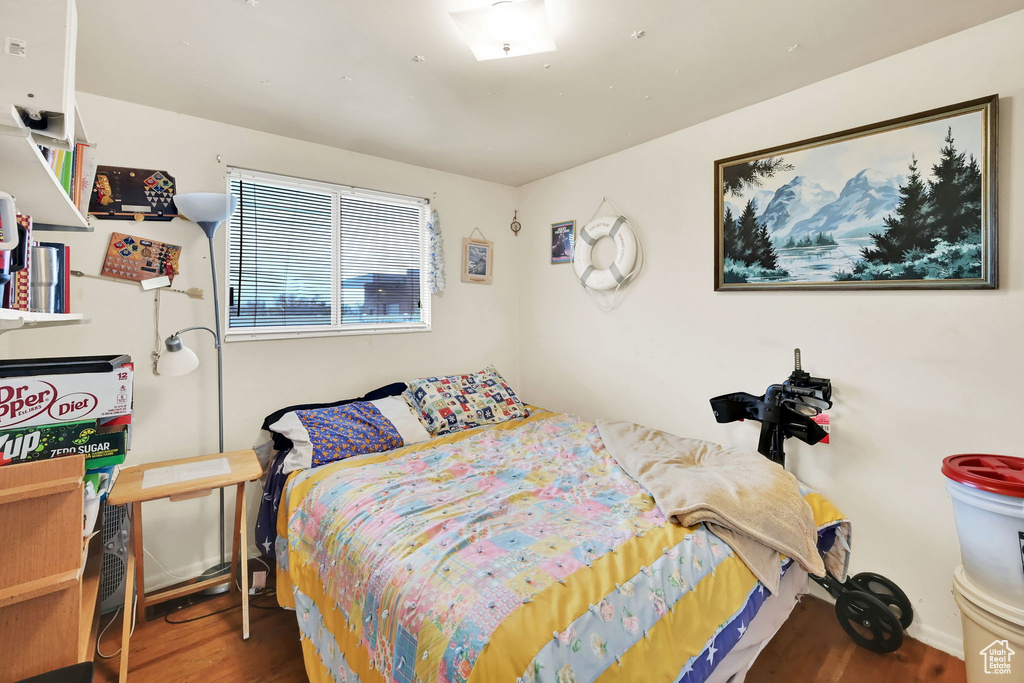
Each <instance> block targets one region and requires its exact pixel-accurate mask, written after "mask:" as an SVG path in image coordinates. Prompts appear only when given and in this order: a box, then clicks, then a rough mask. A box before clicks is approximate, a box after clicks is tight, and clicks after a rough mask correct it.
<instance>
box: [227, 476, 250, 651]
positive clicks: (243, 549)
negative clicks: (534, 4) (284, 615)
mask: <svg viewBox="0 0 1024 683" xmlns="http://www.w3.org/2000/svg"><path fill="white" fill-rule="evenodd" d="M245 526H246V524H245V482H242V483H241V484H239V485H238V495H237V496H236V498H235V557H236V558H238V559H239V560H240V561H241V564H242V640H248V639H249V558H248V555H249V543H248V541H247V539H246V533H245ZM231 585H232V586H233V585H235V582H234V581H232V582H231Z"/></svg>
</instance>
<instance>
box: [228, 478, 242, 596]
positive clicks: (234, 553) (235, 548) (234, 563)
mask: <svg viewBox="0 0 1024 683" xmlns="http://www.w3.org/2000/svg"><path fill="white" fill-rule="evenodd" d="M240 512H241V514H242V515H244V514H245V510H244V509H243V508H241V507H240V506H239V501H238V495H237V493H236V495H235V526H234V527H233V528H234V533H233V534H232V539H231V592H232V593H235V592H237V591H238V586H237V585H236V584H235V577H236V576H238V559H239V545H238V544H239V543H240V542H241V540H242V539H241V538H240V537H239V536H238V520H239V517H238V515H239V513H240Z"/></svg>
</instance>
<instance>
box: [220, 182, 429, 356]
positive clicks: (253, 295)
mask: <svg viewBox="0 0 1024 683" xmlns="http://www.w3.org/2000/svg"><path fill="white" fill-rule="evenodd" d="M228 186H229V191H230V192H231V193H232V194H234V195H235V196H236V197H238V210H237V211H236V212H235V214H234V216H232V217H231V221H230V222H229V223H228V230H229V234H228V325H227V335H226V337H227V338H228V339H260V338H286V337H298V336H323V335H330V334H379V333H386V332H415V331H427V330H429V329H430V287H429V283H428V282H427V278H428V275H427V273H428V268H427V267H426V262H427V248H426V245H427V227H426V218H427V210H426V209H427V202H426V200H424V199H419V198H417V197H405V196H402V195H393V194H386V193H383V192H372V191H370V190H361V189H357V188H353V187H346V186H343V185H332V184H329V183H319V182H315V181H309V180H300V179H298V178H288V177H284V176H275V175H270V174H266V173H257V172H255V171H244V170H241V169H236V168H231V169H229V171H228Z"/></svg>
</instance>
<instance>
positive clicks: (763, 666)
mask: <svg viewBox="0 0 1024 683" xmlns="http://www.w3.org/2000/svg"><path fill="white" fill-rule="evenodd" d="M237 600H238V598H232V597H231V596H223V597H219V598H216V599H214V600H211V601H209V602H206V603H203V604H200V605H195V606H193V607H189V608H187V609H185V610H182V611H180V612H178V613H176V614H174V615H173V616H172V618H173V619H175V620H182V619H187V618H189V617H193V616H199V615H202V614H208V613H210V612H213V611H215V610H218V609H222V608H225V607H229V606H231V605H232V604H233V602H234V601H237ZM257 602H258V603H260V604H265V603H270V600H269V599H266V600H258V601H257ZM103 619H104V621H103V623H104V624H106V620H107V619H108V617H104V618H103ZM241 619H242V617H241V611H240V610H238V609H232V610H230V611H228V612H225V613H223V614H218V615H216V616H212V617H209V618H207V619H202V620H199V621H194V622H191V623H188V624H175V625H171V624H168V623H166V622H164V620H163V619H160V620H154V621H151V622H148V623H146V624H145V625H141V626H139V627H138V628H137V629H136V631H135V635H134V636H132V644H131V654H130V663H131V667H130V669H129V681H130V682H131V683H168V682H170V681H173V682H174V683H192V682H195V683H244V682H248V681H258V682H259V683H286V682H287V683H292V682H294V683H302V682H304V681H306V674H305V669H304V668H303V665H302V653H301V648H300V647H299V632H298V627H297V626H296V624H295V615H294V614H293V613H292V612H286V611H284V610H280V609H254V610H252V637H251V638H250V639H249V640H248V641H243V640H242V635H241V633H242V630H241ZM120 632H121V630H120V626H119V624H114V625H113V626H112V627H111V628H110V629H108V632H107V633H106V634H105V636H104V638H103V641H102V643H101V649H102V650H103V652H105V653H108V654H109V653H113V652H114V651H115V650H117V648H118V638H119V634H120ZM117 665H118V660H117V658H114V659H109V660H102V659H99V658H97V665H96V683H113V682H114V681H116V680H117ZM747 681H748V683H863V682H864V681H870V682H871V683H918V682H925V681H927V682H928V683H963V682H964V681H966V673H965V671H964V664H963V662H961V661H960V660H958V659H956V658H955V657H951V656H950V655H947V654H945V653H943V652H940V651H938V650H936V649H934V648H931V647H928V646H927V645H924V644H923V643H920V642H918V641H916V640H910V639H907V640H906V641H904V644H903V647H902V648H901V649H900V650H899V651H898V652H896V653H893V654H891V655H878V654H874V653H872V652H868V651H867V650H864V649H862V648H859V647H857V646H856V645H854V644H853V642H851V641H850V639H849V638H847V636H846V634H845V633H844V632H843V630H842V629H841V628H840V626H839V624H838V622H836V620H835V617H834V616H833V611H832V606H831V605H829V604H828V603H825V602H824V601H822V600H819V599H817V598H814V597H811V596H807V597H805V598H804V599H803V600H802V601H801V602H800V603H799V604H798V605H797V607H796V610H795V611H794V612H793V615H792V616H791V617H790V619H789V620H788V621H787V622H786V624H785V625H784V626H783V627H782V630H781V631H779V633H778V634H777V635H776V636H775V638H774V639H773V640H772V641H771V643H769V644H768V647H767V648H765V650H764V652H762V653H761V656H760V657H759V658H758V660H757V662H756V663H755V665H754V668H753V670H752V671H751V672H750V674H748V675H747ZM496 683H498V682H496Z"/></svg>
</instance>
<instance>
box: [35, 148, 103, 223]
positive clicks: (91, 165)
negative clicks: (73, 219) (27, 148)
mask: <svg viewBox="0 0 1024 683" xmlns="http://www.w3.org/2000/svg"><path fill="white" fill-rule="evenodd" d="M39 151H40V153H41V154H42V155H43V160H44V161H46V163H47V164H48V165H49V167H50V172H51V173H53V177H54V178H56V179H57V182H58V183H59V184H60V186H61V187H63V188H64V192H65V194H67V196H68V197H70V198H71V201H72V202H73V203H74V205H75V207H76V208H77V209H78V210H79V212H81V214H82V215H83V216H84V215H85V214H86V213H88V211H89V198H90V197H91V196H92V186H93V183H94V182H95V181H96V167H97V164H96V146H95V145H89V144H86V143H84V142H78V143H75V145H74V146H73V147H72V148H71V150H70V151H68V150H63V149H54V148H52V147H47V146H45V145H39Z"/></svg>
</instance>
